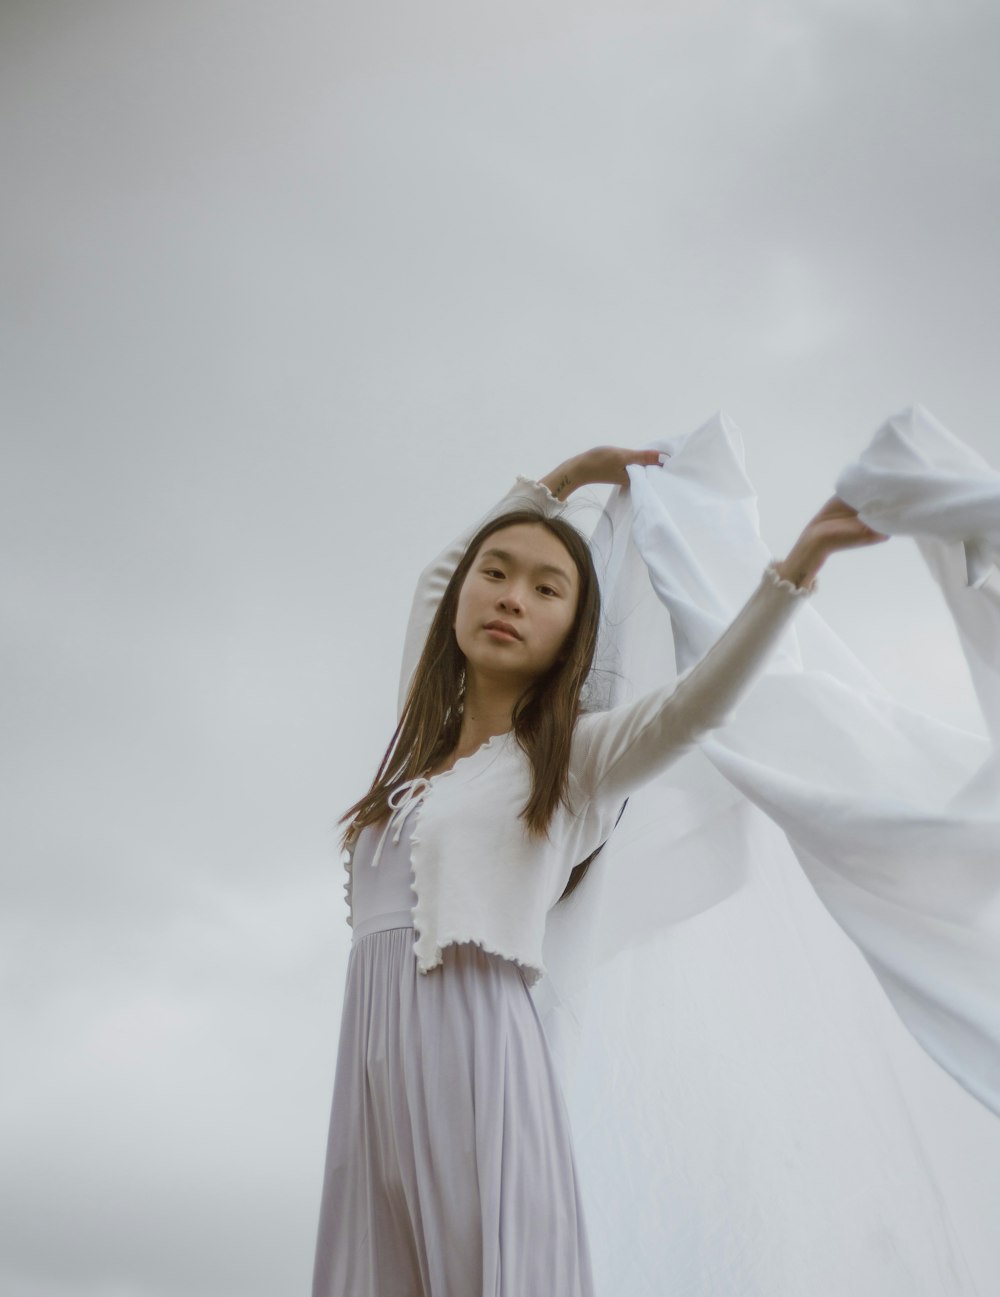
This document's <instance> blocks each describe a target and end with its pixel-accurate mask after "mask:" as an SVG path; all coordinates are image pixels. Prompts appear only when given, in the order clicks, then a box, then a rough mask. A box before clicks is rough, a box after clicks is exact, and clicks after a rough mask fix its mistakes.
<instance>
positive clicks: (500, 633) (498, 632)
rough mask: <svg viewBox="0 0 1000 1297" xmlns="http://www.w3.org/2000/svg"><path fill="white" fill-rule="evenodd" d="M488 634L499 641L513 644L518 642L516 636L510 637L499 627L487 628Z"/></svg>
mask: <svg viewBox="0 0 1000 1297" xmlns="http://www.w3.org/2000/svg"><path fill="white" fill-rule="evenodd" d="M486 634H487V635H494V636H495V637H496V638H497V639H506V640H510V641H511V642H512V643H513V642H515V641H516V640H517V636H516V635H508V633H507V632H506V631H505V630H500V629H499V627H497V626H487V627H486Z"/></svg>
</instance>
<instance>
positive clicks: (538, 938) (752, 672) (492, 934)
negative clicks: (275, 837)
mask: <svg viewBox="0 0 1000 1297" xmlns="http://www.w3.org/2000/svg"><path fill="white" fill-rule="evenodd" d="M525 507H528V508H530V507H536V508H537V509H539V510H540V511H541V512H542V513H544V514H546V515H555V514H560V513H562V512H563V511H564V510H565V508H566V505H565V503H564V502H563V501H560V500H559V499H558V498H557V497H556V496H555V495H553V494H552V492H551V491H549V489H548V488H547V487H545V486H543V485H542V484H541V483H540V482H535V481H533V480H532V479H530V478H527V477H522V476H518V478H517V479H516V481H515V483H514V485H513V486H512V487H511V489H510V490H509V491H508V492H507V494H506V495H505V496H504V497H503V498H502V499H501V500H500V501H498V503H497V504H495V505H494V506H493V507H492V508H491V509H490V510H489V511H488V512H487V513H486V514H484V515H483V517H482V518H480V519H479V520H478V521H477V522H476V523H474V524H473V525H472V526H471V527H468V528H466V530H465V531H463V532H462V534H461V535H460V536H458V537H457V538H456V539H455V540H454V541H453V542H452V543H451V544H450V545H449V546H448V547H447V549H445V550H444V551H442V553H441V554H439V555H438V557H437V558H436V559H434V560H433V562H431V563H429V564H428V565H427V567H425V568H424V570H423V572H422V573H421V575H420V578H419V581H418V582H417V589H416V592H415V594H414V598H413V605H412V608H411V611H410V619H409V623H408V625H407V630H406V637H405V642H404V649H403V662H402V669H401V673H400V685H399V698H398V707H397V715H399V714H401V712H402V707H403V704H404V703H405V700H406V694H407V690H408V688H409V682H410V678H411V676H412V674H413V671H414V669H415V668H416V664H417V662H418V660H419V658H420V654H421V652H422V650H423V646H424V643H425V641H426V637H427V633H428V631H429V629H430V624H431V621H432V620H433V617H434V614H435V611H436V609H437V607H438V604H439V602H440V600H441V597H442V595H443V593H444V590H445V587H446V586H447V584H448V581H449V579H450V577H451V575H452V573H453V572H454V570H455V568H456V567H457V566H458V563H459V561H460V560H461V558H462V555H463V554H464V552H465V550H466V547H467V545H468V543H469V541H470V540H471V538H472V536H473V535H475V533H476V531H478V529H479V528H480V527H481V526H482V525H483V523H485V522H487V521H488V520H490V519H492V518H494V517H496V516H498V515H499V514H502V513H506V512H508V511H510V510H514V509H523V508H525ZM813 588H815V587H813ZM810 595H811V591H810V590H807V589H805V588H802V587H799V586H795V585H793V584H792V583H791V582H790V581H785V580H782V579H781V578H780V577H779V576H778V573H777V571H776V569H775V566H774V564H773V562H772V563H769V564H768V566H767V567H766V568H765V570H764V573H763V575H762V577H761V580H760V584H759V586H758V587H757V589H756V590H755V591H754V593H753V594H752V595H751V596H750V598H749V599H748V601H747V602H746V604H745V605H744V606H743V608H742V609H741V611H740V612H739V613H738V614H737V616H736V617H735V618H734V620H733V621H732V623H731V624H730V625H729V627H728V628H727V629H726V631H725V632H724V633H723V634H722V635H721V636H720V638H719V639H718V640H717V641H716V643H715V644H714V645H713V646H712V648H711V649H710V650H709V651H708V653H706V654H705V656H704V657H703V658H702V660H701V661H700V662H699V663H697V665H696V666H694V667H693V668H691V669H690V670H688V671H687V672H686V673H684V674H682V675H681V676H679V677H678V678H677V679H676V680H675V681H672V682H671V683H670V684H669V685H665V686H663V687H662V688H658V689H654V690H652V691H650V692H649V693H645V694H643V695H642V696H641V697H639V698H636V699H633V700H632V701H631V702H627V703H623V704H621V705H619V706H617V707H612V708H610V709H609V710H607V711H602V712H584V713H582V714H581V715H580V716H579V717H578V718H577V722H576V727H575V730H574V734H573V740H572V745H571V754H570V766H569V795H570V800H571V805H572V809H568V808H567V807H565V806H562V805H560V806H559V807H558V808H557V809H556V812H555V814H554V815H553V817H552V821H551V823H550V826H549V838H548V840H547V841H546V840H545V839H534V840H532V839H530V838H529V837H528V834H527V830H526V827H525V825H524V822H523V820H520V819H519V818H518V813H519V812H520V810H521V808H522V807H523V806H524V804H525V803H526V801H527V799H528V796H529V794H530V791H531V763H530V761H529V760H528V757H527V755H526V754H525V753H524V751H523V750H522V749H521V748H520V746H519V745H518V743H517V741H516V739H515V738H514V735H513V732H512V731H508V732H507V733H504V734H497V735H494V736H493V737H492V738H491V739H489V740H488V741H487V742H486V743H484V744H483V745H482V746H481V747H480V748H478V749H477V750H476V751H475V752H473V753H471V754H470V755H468V756H465V757H460V758H459V759H458V761H456V762H455V764H454V765H453V766H452V768H451V769H450V770H446V771H444V772H442V773H441V774H437V775H434V776H432V777H431V778H430V779H426V778H423V777H418V778H414V779H409V780H406V781H405V782H404V783H402V784H400V785H399V786H398V787H397V788H396V789H394V790H393V792H392V794H391V797H390V804H391V806H392V813H391V815H390V817H389V820H388V823H387V824H386V825H385V826H384V828H383V830H382V835H381V839H380V843H379V847H378V848H377V850H376V853H375V856H374V857H373V863H374V864H375V865H377V862H378V857H379V854H380V850H381V845H382V842H384V840H385V836H386V835H387V834H388V833H390V832H393V833H394V835H395V840H396V841H398V840H399V833H400V830H401V828H402V824H403V821H404V820H405V818H406V817H407V816H408V815H409V814H411V813H415V814H416V815H417V820H416V822H415V824H414V826H413V833H412V835H411V842H412V852H411V857H410V868H411V873H412V885H413V890H414V892H415V893H416V898H417V899H416V904H415V906H414V907H413V927H414V937H415V940H414V943H413V951H414V954H415V955H416V958H417V967H418V970H419V971H420V972H421V973H428V972H430V971H431V969H433V968H437V967H438V965H440V964H441V963H442V962H443V961H442V953H441V952H442V949H443V948H444V947H445V946H447V945H450V944H453V943H457V942H474V943H476V944H477V945H479V946H481V947H482V948H483V949H484V950H487V951H491V952H492V953H493V954H496V955H500V956H502V957H503V958H504V959H509V960H513V961H514V962H515V963H517V964H519V965H521V967H522V969H523V971H524V975H525V980H526V981H527V984H528V985H529V986H532V985H534V983H535V982H537V981H538V979H539V978H540V977H542V976H543V975H544V973H545V967H544V965H543V963H542V939H543V936H544V933H545V921H546V915H547V914H548V912H549V910H550V909H551V908H552V907H553V906H554V905H555V904H556V902H557V901H558V900H559V898H560V897H561V895H562V893H563V890H564V888H565V887H566V883H567V881H568V880H569V876H570V873H571V872H572V870H573V868H574V866H575V865H577V864H579V863H580V861H582V860H585V859H586V858H587V856H589V855H590V854H591V852H593V851H595V850H596V849H597V847H599V846H600V845H601V844H602V843H603V842H604V841H605V840H606V839H607V837H608V834H609V833H610V832H611V829H612V828H613V826H614V824H615V821H616V819H617V817H618V814H619V812H620V811H621V808H622V804H623V802H624V801H625V799H626V797H628V795H629V793H630V792H631V791H632V790H633V789H635V788H638V787H640V786H641V785H642V784H644V783H645V782H646V781H647V780H649V779H652V778H653V777H654V776H655V775H657V774H658V773H659V772H660V771H661V770H663V769H664V767H665V766H667V765H669V764H670V763H671V762H673V761H676V759H677V758H678V757H679V756H681V754H682V753H684V752H685V751H686V750H688V749H689V748H691V747H692V746H693V745H694V744H696V743H697V742H698V741H699V740H700V739H701V738H702V737H703V736H704V735H705V734H707V733H708V731H710V730H712V729H715V728H716V727H718V726H720V725H722V724H723V722H724V721H725V720H726V719H727V716H728V714H729V712H730V711H731V710H732V708H733V707H734V705H735V704H736V702H737V701H738V699H739V698H740V696H741V694H742V693H743V692H744V690H745V689H746V688H747V687H748V685H749V684H750V683H751V681H752V680H753V679H754V677H755V676H756V674H757V672H758V670H759V669H760V668H761V667H762V666H763V664H764V662H765V661H766V659H767V657H768V655H769V653H770V650H771V649H772V647H773V646H774V645H775V644H776V642H777V640H778V639H779V637H780V635H781V632H782V630H783V629H784V627H785V625H786V624H787V623H788V621H789V620H790V619H791V617H792V615H793V613H794V612H795V610H796V609H797V608H798V607H800V606H801V604H802V602H803V599H804V598H808V597H810ZM355 841H356V839H355ZM353 858H354V842H352V843H351V845H349V846H348V848H347V851H346V858H345V862H344V863H345V865H346V868H347V881H346V883H345V884H344V888H345V891H346V893H347V896H346V900H347V906H348V919H347V922H348V923H349V924H350V925H351V926H352V927H353V918H352V911H351V884H352V872H351V871H352V868H353Z"/></svg>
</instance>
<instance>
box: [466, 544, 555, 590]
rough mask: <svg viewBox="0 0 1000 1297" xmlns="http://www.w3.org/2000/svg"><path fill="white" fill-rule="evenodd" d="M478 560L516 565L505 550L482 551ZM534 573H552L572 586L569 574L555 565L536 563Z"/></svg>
mask: <svg viewBox="0 0 1000 1297" xmlns="http://www.w3.org/2000/svg"><path fill="white" fill-rule="evenodd" d="M480 558H498V559H500V560H501V562H503V563H516V562H517V559H515V558H514V556H513V555H512V554H509V553H508V552H507V551H506V550H505V549H484V550H483V552H482V554H481V555H480ZM535 571H536V572H554V573H555V574H556V576H561V577H562V579H563V580H564V581H565V582H566V583H567V584H568V585H572V584H573V582H572V580H571V578H570V576H569V573H568V572H565V571H564V570H563V569H562V568H561V567H556V565H555V563H537V564H536V565H535Z"/></svg>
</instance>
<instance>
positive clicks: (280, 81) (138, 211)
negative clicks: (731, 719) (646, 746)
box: [0, 0, 1000, 1297]
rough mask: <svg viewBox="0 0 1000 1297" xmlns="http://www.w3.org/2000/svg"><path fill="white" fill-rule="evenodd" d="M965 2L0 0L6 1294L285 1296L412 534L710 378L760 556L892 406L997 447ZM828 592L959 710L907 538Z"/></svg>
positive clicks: (986, 13) (991, 141)
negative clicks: (346, 828)
mask: <svg viewBox="0 0 1000 1297" xmlns="http://www.w3.org/2000/svg"><path fill="white" fill-rule="evenodd" d="M998 39H1000V10H998V9H997V7H996V6H995V5H991V4H988V3H968V2H966V0H949V2H948V3H945V2H944V0H919V2H917V3H909V4H903V3H888V2H886V3H883V2H882V0H864V2H863V3H861V2H860V0H858V2H857V3H854V2H853V0H837V2H836V3H833V2H829V3H824V2H820V0H788V2H784V3H783V2H781V0H773V2H772V3H758V2H755V0H719V2H718V3H710V2H709V0H700V2H699V3H698V4H694V3H682V2H680V0H678V2H676V3H672V4H667V3H663V2H662V0H661V2H660V3H644V4H643V3H631V2H630V0H590V3H588V4H586V5H584V6H579V5H572V6H571V5H569V4H566V3H563V2H558V0H542V3H539V0H502V3H492V4H490V5H471V4H469V3H468V2H467V0H428V2H427V3H425V4H422V5H419V6H415V5H412V4H403V3H400V2H399V0H367V2H366V3H364V4H361V3H354V4H351V5H343V4H342V5H330V4H321V3H319V2H318V0H289V2H288V3H285V4H282V5H277V4H272V5H266V4H262V3H258V2H255V0H239V2H238V3H237V0H197V3H195V2H194V0H172V3H171V4H169V5H167V4H152V3H145V4H142V3H139V4H136V3H129V4H126V3H124V2H119V3H110V2H109V0H91V2H90V3H88V4H86V5H84V4H72V3H61V4H57V3H52V2H51V0H31V3H27V2H24V0H22V2H20V3H18V2H16V0H6V3H5V4H4V5H3V7H2V8H0V164H2V174H3V176H4V178H5V183H4V191H5V193H4V201H3V205H2V208H0V222H2V228H0V234H2V239H0V257H2V271H3V292H2V300H0V312H2V320H0V324H2V329H3V334H2V352H0V356H2V360H0V363H2V366H3V374H2V391H0V402H2V411H3V423H2V427H3V438H4V452H5V454H4V468H3V475H2V477H3V481H2V489H3V497H4V498H3V502H2V510H0V526H2V528H3V544H2V547H0V563H2V565H3V571H2V576H3V585H4V599H3V607H2V616H3V619H4V634H3V652H4V660H5V668H4V672H3V678H4V685H5V689H4V695H5V696H4V704H3V770H2V772H3V785H4V789H5V792H6V795H7V796H6V798H5V801H6V806H5V811H4V834H3V848H2V849H3V886H4V904H3V907H2V915H0V949H2V951H3V964H2V968H3V982H2V987H0V997H2V998H0V1006H2V1012H3V1024H4V1026H3V1035H4V1064H3V1067H2V1070H0V1101H2V1103H0V1122H2V1127H3V1131H2V1133H3V1141H2V1142H3V1148H4V1154H3V1158H2V1160H0V1167H2V1169H0V1190H2V1201H3V1211H2V1212H0V1291H2V1292H3V1293H4V1294H11V1297H68V1295H69V1294H71V1293H72V1294H73V1295H74V1297H237V1295H238V1297H286V1295H287V1294H290V1293H294V1292H304V1291H307V1289H308V1281H309V1274H310V1271H311V1265H312V1249H313V1244H314V1232H315V1223H316V1214H317V1211H318V1198H319V1189H320V1182H321V1177H322V1159H323V1152H324V1141H325V1136H326V1123H327V1119H328V1109H329V1098H330V1091H331V1086H332V1077H333V1066H334V1060H335V1052H336V1032H337V1026H338V1022H339V1011H340V999H341V996H342V993H343V973H344V966H345V961H346V957H347V950H348V939H349V935H350V932H349V929H348V927H347V924H346V922H345V916H346V909H345V907H344V902H343V877H344V876H343V873H342V870H341V867H340V865H339V862H338V853H337V850H336V847H335V836H336V825H335V820H336V817H337V816H338V815H339V814H340V812H341V811H342V810H343V808H344V807H345V806H346V805H348V804H349V803H350V802H351V801H353V800H354V798H355V797H357V796H358V795H359V794H360V793H361V792H362V791H363V790H364V788H365V787H367V784H368V782H369V780H370V778H371V775H372V773H373V770H374V765H375V763H376V762H377V759H378V757H379V756H380V755H381V752H382V750H383V748H384V746H385V743H386V742H387V740H388V737H389V735H390V733H391V730H392V725H393V720H394V716H393V711H394V703H395V691H396V670H397V660H398V654H399V650H400V647H401V641H402V634H403V629H404V626H405V619H406V614H407V611H408V607H409V599H410V593H411V590H412V584H413V581H414V579H415V577H416V575H417V573H418V571H419V569H420V567H421V566H422V565H423V563H424V562H425V561H426V560H427V558H429V557H430V556H431V555H432V554H433V553H434V552H435V551H436V550H437V549H438V548H440V547H441V545H443V544H444V543H445V542H446V541H447V540H449V539H450V538H451V537H452V535H453V534H454V533H456V532H457V531H458V530H459V529H460V528H462V527H463V526H464V525H465V524H466V523H468V522H470V521H472V520H473V519H474V518H475V517H477V516H478V515H479V514H480V513H481V512H482V511H483V510H485V509H486V508H487V507H488V506H489V505H490V504H491V503H492V502H493V500H494V499H495V498H496V497H498V496H499V495H501V494H502V493H503V491H504V490H505V489H506V488H507V486H508V485H509V484H510V482H511V481H512V480H513V477H514V475H515V474H516V473H525V474H529V475H531V476H535V477H538V476H542V475H543V474H544V473H546V472H548V471H549V470H550V469H551V468H553V467H554V466H555V465H556V464H557V463H559V462H560V461H561V460H563V459H565V458H566V457H568V456H569V455H570V454H573V453H575V452H577V451H579V450H583V449H585V448H586V447H588V446H591V445H595V444H600V443H606V442H611V443H614V444H617V445H622V446H642V445H644V444H645V443H647V442H648V441H650V440H652V439H654V438H658V437H662V436H668V435H673V434H675V433H678V432H684V431H687V430H690V429H692V428H694V427H696V426H697V425H698V424H700V423H702V422H703V421H704V420H705V419H706V418H708V417H709V416H710V415H711V414H712V413H713V412H714V411H716V410H717V409H719V408H722V409H724V410H726V411H727V413H729V414H730V415H731V416H732V417H733V418H734V419H735V420H736V422H737V423H738V424H739V425H740V427H741V428H742V430H743V432H744V436H745V439H746V447H747V461H748V468H749V471H750V475H751V477H752V478H753V480H754V481H755V483H756V484H757V486H758V489H759V492H760V500H761V515H762V519H763V533H764V537H765V539H766V540H767V541H768V542H769V543H770V545H771V547H772V550H773V552H774V553H776V554H781V553H783V552H785V551H786V550H787V548H788V547H789V546H790V544H791V543H792V541H793V540H794V538H795V536H796V535H797V534H798V531H799V529H800V527H801V526H802V525H803V523H804V522H805V521H806V520H807V518H808V517H809V516H811V514H812V513H813V512H815V510H816V509H817V508H818V507H819V506H820V505H821V504H822V502H823V501H824V500H825V499H826V498H827V497H828V496H829V494H830V493H831V491H832V486H833V482H834V480H835V478H836V475H837V472H838V471H839V469H840V468H841V467H842V466H843V465H844V464H845V463H847V462H848V461H849V460H850V459H852V458H853V457H854V456H856V455H857V454H858V453H859V452H860V451H861V449H862V448H863V447H864V445H865V444H866V443H867V441H868V440H869V438H870V436H871V434H872V433H873V432H874V430H875V429H876V427H877V426H878V425H879V423H881V421H882V420H883V419H884V418H885V417H887V416H888V415H890V414H891V413H893V412H895V411H897V410H898V409H900V408H901V407H902V406H904V405H907V404H909V403H911V402H912V401H921V402H923V403H924V404H925V405H926V406H927V407H928V408H929V409H930V410H931V411H932V412H933V413H934V414H935V415H936V416H937V417H938V418H939V419H940V420H941V421H942V422H943V423H944V424H945V425H946V426H947V427H949V428H950V429H951V430H952V431H953V432H955V433H956V434H957V435H958V436H960V437H961V438H962V439H963V440H965V441H967V442H968V443H969V444H970V445H972V446H973V447H975V448H976V449H977V450H978V451H980V453H982V454H983V455H985V456H986V457H987V459H989V460H990V461H991V462H992V463H993V464H994V465H995V466H998V467H1000V429H998V427H997V421H996V412H997V396H996V381H997V380H996V356H997V337H998V323H1000V318H998V317H1000V291H998V290H1000V259H998V257H997V251H996V233H995V231H996V212H997V209H998V198H1000V192H998V191H1000V158H998V151H1000V146H998V142H997V141H998V135H997V127H998V124H1000V120H998V119H1000V84H998V81H997V78H996V75H995V70H996V51H997V48H998ZM588 496H589V498H590V499H591V501H592V503H593V504H594V505H595V506H596V505H597V504H598V503H599V502H600V500H601V499H602V498H603V495H602V492H601V490H600V489H597V490H594V491H591V492H589V493H588ZM821 588H822V593H821V596H820V603H819V604H817V605H816V606H817V608H818V610H819V611H821V612H822V613H823V614H824V615H825V616H826V617H827V618H828V620H829V621H830V623H831V624H832V625H833V626H834V627H835V628H836V629H837V630H838V631H839V632H840V633H841V634H842V635H843V636H844V638H845V639H847V640H848V642H849V643H850V644H851V645H852V647H854V648H855V649H856V651H857V652H858V653H859V654H860V655H861V656H862V657H863V658H865V660H866V661H868V662H869V663H870V665H871V666H872V667H873V669H874V670H875V671H876V672H877V673H878V674H879V675H881V676H882V678H883V679H885V680H886V682H887V683H890V684H891V685H892V686H893V687H894V688H895V689H896V690H897V692H898V693H899V694H900V695H901V696H903V697H904V698H907V699H909V700H910V701H912V702H914V703H915V704H917V705H919V706H922V707H925V708H926V709H927V710H929V711H932V712H934V713H935V714H936V715H940V716H944V717H947V718H948V719H951V720H954V721H956V722H957V723H959V724H965V725H968V726H970V727H975V728H980V726H979V722H978V718H977V713H976V709H975V705H974V701H973V697H972V693H971V689H970V687H969V684H968V681H967V678H966V676H965V672H964V668H963V666H962V663H961V659H960V656H959V653H958V649H957V645H956V643H955V642H954V638H953V635H952V634H951V631H950V627H949V624H948V620H947V618H946V617H945V616H943V615H942V610H941V606H940V604H939V601H938V598H937V596H936V593H935V591H934V590H933V589H932V587H931V585H930V582H929V579H928V578H926V577H925V576H924V572H923V569H922V567H921V564H920V560H919V558H918V556H917V553H916V550H915V548H914V547H912V546H911V545H910V544H909V543H908V542H905V541H898V542H893V543H890V544H888V545H884V546H880V547H878V548H876V549H874V550H867V551H857V552H854V553H851V554H846V555H842V556H837V557H836V558H835V559H834V560H832V561H831V562H830V564H829V565H828V566H827V567H826V568H825V569H824V571H823V574H822V577H821ZM915 646H916V647H915ZM262 1168H263V1171H262Z"/></svg>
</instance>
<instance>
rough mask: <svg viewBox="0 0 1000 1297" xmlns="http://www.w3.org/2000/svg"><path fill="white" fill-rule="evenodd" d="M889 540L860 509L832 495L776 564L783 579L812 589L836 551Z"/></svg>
mask: <svg viewBox="0 0 1000 1297" xmlns="http://www.w3.org/2000/svg"><path fill="white" fill-rule="evenodd" d="M888 539H889V537H888V536H883V534H882V533H881V532H880V531H875V530H874V529H873V528H872V527H869V526H868V525H867V523H864V522H862V521H861V519H860V518H859V517H858V511H857V509H852V508H851V506H850V505H849V504H846V503H845V502H844V501H843V500H841V498H840V497H839V496H837V495H832V496H831V497H830V499H829V500H827V502H826V504H824V505H823V507H822V509H820V511H819V513H817V514H816V516H815V517H814V518H811V519H810V520H809V522H807V523H806V525H805V527H804V528H803V529H802V535H801V536H800V537H799V538H798V540H797V541H796V542H795V544H794V545H793V546H792V548H791V549H790V550H789V552H788V557H787V558H785V559H782V561H781V562H780V563H776V564H775V568H776V569H777V572H778V575H779V576H780V577H782V578H783V579H784V580H786V581H791V582H792V584H793V585H801V586H805V588H806V589H811V587H812V584H813V582H814V580H815V579H816V573H817V572H818V571H819V569H820V568H821V567H822V566H823V564H824V563H825V562H826V560H827V558H828V557H829V556H830V555H831V554H832V553H834V552H835V551H836V550H838V549H854V548H856V547H857V546H859V545H877V544H878V543H879V542H880V541H883V540H888Z"/></svg>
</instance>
